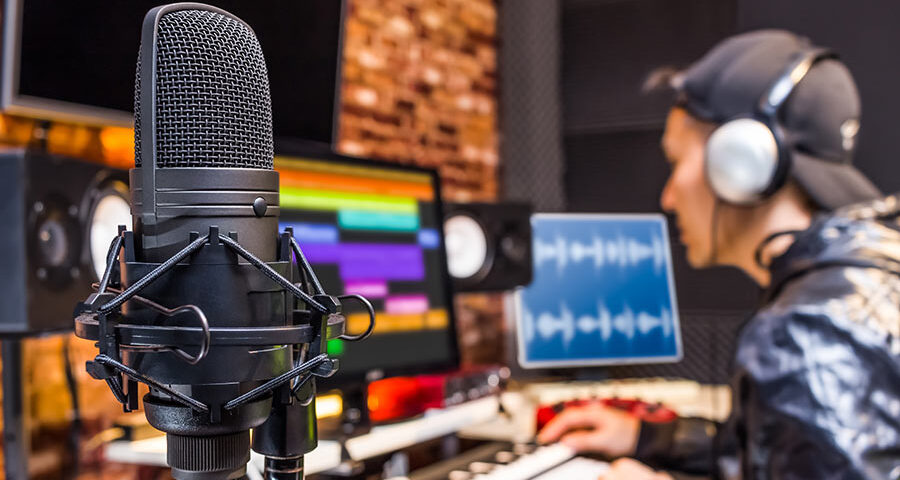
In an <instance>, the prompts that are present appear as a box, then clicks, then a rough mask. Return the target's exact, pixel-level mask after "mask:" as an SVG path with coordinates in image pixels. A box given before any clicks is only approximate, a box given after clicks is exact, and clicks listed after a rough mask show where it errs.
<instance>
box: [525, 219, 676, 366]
mask: <svg viewBox="0 0 900 480" xmlns="http://www.w3.org/2000/svg"><path fill="white" fill-rule="evenodd" d="M532 228H533V239H534V272H535V274H534V281H533V282H532V284H531V285H529V286H528V287H526V288H523V289H521V290H520V291H519V292H518V293H517V298H516V304H517V315H516V320H517V326H518V332H519V335H518V343H519V362H520V363H521V364H522V365H523V366H525V367H535V368H537V367H552V366H582V365H601V364H612V363H646V362H662V361H674V360H677V359H679V358H680V355H681V338H680V332H679V330H678V313H677V312H678V310H677V304H676V299H675V293H674V285H673V283H672V261H671V255H670V252H669V245H668V236H667V235H668V233H667V228H666V224H665V218H664V217H662V216H660V215H580V214H572V215H535V216H534V217H532Z"/></svg>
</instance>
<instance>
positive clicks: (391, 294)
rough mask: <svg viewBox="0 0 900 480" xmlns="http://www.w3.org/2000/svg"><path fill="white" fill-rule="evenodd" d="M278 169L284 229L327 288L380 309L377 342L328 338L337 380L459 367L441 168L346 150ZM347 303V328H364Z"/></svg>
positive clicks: (282, 161) (288, 160) (278, 163)
mask: <svg viewBox="0 0 900 480" xmlns="http://www.w3.org/2000/svg"><path fill="white" fill-rule="evenodd" d="M275 168H276V170H278V172H279V174H280V176H281V193H280V202H281V203H280V206H281V217H280V221H279V222H280V225H281V229H282V230H283V229H285V228H287V227H292V228H293V232H294V236H295V238H296V239H297V242H298V243H299V244H300V248H301V249H302V251H303V253H304V255H305V256H306V257H307V259H308V260H309V262H310V263H311V264H312V267H313V270H314V271H315V273H316V275H317V276H318V278H319V280H320V281H321V282H322V285H323V287H324V288H325V290H326V291H327V292H328V293H330V294H332V295H342V294H359V295H362V296H364V297H366V298H367V299H369V300H370V301H371V302H372V304H373V306H374V307H375V311H376V314H377V316H376V318H377V321H376V326H375V330H374V332H373V334H372V335H371V336H370V337H369V338H367V339H365V340H363V341H360V342H348V341H344V340H329V341H328V353H329V354H331V355H333V356H336V357H337V358H339V359H340V370H339V371H338V374H337V380H336V381H338V382H340V381H341V380H342V379H343V380H346V379H358V378H359V377H360V376H362V375H363V374H365V373H366V372H369V371H372V370H382V371H384V372H387V373H388V374H395V373H408V372H415V373H421V372H427V371H433V370H438V369H447V368H451V367H454V366H456V364H457V358H458V355H457V350H456V333H455V329H454V327H453V315H452V308H451V305H452V304H451V298H450V290H449V280H448V275H447V264H446V256H445V254H444V247H443V242H442V238H443V233H442V212H441V203H440V195H439V190H438V184H437V174H436V173H435V172H433V171H429V170H420V169H416V168H410V167H400V166H392V165H385V164H376V163H374V162H368V161H360V160H356V159H349V158H346V157H340V156H337V155H330V156H329V157H328V158H321V157H319V158H308V157H306V158H300V157H285V156H276V157H275ZM346 308H347V311H345V314H346V316H347V330H348V332H349V333H352V334H357V333H360V332H363V331H364V330H365V329H366V327H367V325H368V322H369V316H368V314H366V313H364V312H365V311H364V310H362V309H361V308H360V307H359V306H358V305H353V302H351V301H348V302H347V306H346ZM329 383H332V382H329Z"/></svg>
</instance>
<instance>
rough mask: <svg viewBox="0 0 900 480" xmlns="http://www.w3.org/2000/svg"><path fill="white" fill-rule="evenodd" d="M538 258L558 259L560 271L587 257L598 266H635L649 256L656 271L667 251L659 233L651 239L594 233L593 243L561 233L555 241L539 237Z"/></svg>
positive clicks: (542, 259) (537, 241)
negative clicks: (645, 240) (567, 236)
mask: <svg viewBox="0 0 900 480" xmlns="http://www.w3.org/2000/svg"><path fill="white" fill-rule="evenodd" d="M534 258H535V261H536V263H537V264H538V265H540V264H542V263H544V262H547V261H555V262H556V267H557V270H558V271H559V272H560V273H562V271H563V270H565V268H566V266H567V265H569V264H570V263H576V264H577V263H581V262H583V261H592V262H593V264H594V267H595V268H597V269H600V268H603V267H604V266H606V265H611V266H618V267H620V268H625V267H634V266H637V265H638V264H639V263H641V262H644V261H648V260H650V261H652V262H653V269H654V271H655V272H656V273H660V272H661V271H662V269H663V267H664V266H665V261H666V252H665V245H664V244H663V241H662V239H661V238H660V237H658V236H656V235H654V236H653V237H652V238H651V240H650V242H649V243H645V242H640V241H637V240H634V239H631V238H626V237H624V236H621V235H619V236H617V237H615V238H612V239H609V238H603V237H600V236H597V235H594V236H593V237H592V239H591V242H590V243H582V242H579V241H577V240H572V241H567V240H566V239H565V238H563V237H562V236H561V235H558V234H557V235H556V237H555V238H554V240H553V241H552V242H546V241H541V240H540V239H539V238H536V239H535V241H534Z"/></svg>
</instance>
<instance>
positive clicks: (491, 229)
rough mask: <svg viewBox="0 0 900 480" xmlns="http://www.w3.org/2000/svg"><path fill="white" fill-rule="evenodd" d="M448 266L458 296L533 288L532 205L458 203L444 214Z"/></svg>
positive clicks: (446, 207)
mask: <svg viewBox="0 0 900 480" xmlns="http://www.w3.org/2000/svg"><path fill="white" fill-rule="evenodd" d="M444 211H445V215H444V243H445V245H446V248H447V266H448V271H449V272H450V277H451V278H452V280H453V286H454V289H455V290H456V291H458V292H471V291H498V290H509V289H512V288H515V287H518V286H523V285H528V284H529V283H531V276H532V259H531V213H532V208H531V205H528V204H525V203H456V204H447V205H445V208H444Z"/></svg>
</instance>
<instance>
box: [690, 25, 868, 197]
mask: <svg viewBox="0 0 900 480" xmlns="http://www.w3.org/2000/svg"><path fill="white" fill-rule="evenodd" d="M813 48H818V47H815V46H814V45H812V44H811V43H810V42H809V40H807V39H806V38H803V37H799V36H797V35H795V34H793V33H790V32H787V31H783V30H759V31H754V32H749V33H744V34H740V35H735V36H733V37H730V38H727V39H725V40H724V41H722V42H720V43H719V44H718V45H716V46H715V47H714V48H713V49H712V50H710V51H709V52H708V53H707V54H706V55H705V56H703V58H701V59H700V60H698V61H697V62H695V63H694V64H693V65H691V66H690V67H689V68H688V69H686V70H684V71H682V72H681V73H679V74H678V75H676V76H675V77H674V79H673V86H674V87H675V88H676V89H677V90H678V92H679V95H680V102H681V103H680V104H681V105H682V106H684V108H685V109H687V110H688V112H690V113H691V114H692V115H693V116H695V117H697V118H699V119H701V120H705V121H708V122H713V123H724V122H726V121H728V120H729V119H732V118H736V117H741V116H743V117H746V116H750V115H754V114H755V113H756V112H757V106H758V105H759V100H760V97H762V95H763V94H764V93H766V92H767V90H768V89H769V88H770V87H771V85H772V84H773V82H774V81H775V80H776V79H777V78H779V76H780V75H782V74H783V73H784V71H785V69H786V68H787V67H788V66H789V65H790V64H791V62H793V61H795V60H797V59H798V58H799V57H800V56H802V55H804V54H805V53H807V52H809V51H810V50H812V49H813ZM859 116H860V100H859V92H858V91H857V89H856V83H855V82H854V81H853V77H852V76H851V74H850V72H849V70H847V67H846V66H844V64H843V63H841V62H840V61H838V60H836V59H831V58H829V59H824V60H820V61H818V62H817V63H816V64H815V65H814V66H813V67H812V69H810V71H809V73H807V75H806V77H804V78H803V80H802V81H801V82H800V83H799V84H798V85H797V87H796V89H795V90H794V91H793V93H792V94H791V96H790V97H789V98H788V99H787V101H786V102H785V104H784V105H782V107H781V109H780V110H779V115H778V119H779V125H780V126H781V127H782V133H783V138H784V140H785V141H786V142H787V143H788V145H789V146H790V147H791V151H792V160H793V164H792V168H791V176H792V177H793V178H794V179H795V180H796V181H797V183H798V184H800V186H801V187H802V188H803V189H804V190H805V191H806V193H807V194H808V195H809V196H810V197H811V198H812V200H813V201H814V202H815V203H817V204H818V205H819V206H820V207H821V208H824V209H826V210H833V209H835V208H838V207H842V206H845V205H849V204H852V203H858V202H863V201H869V200H874V199H876V198H880V197H881V196H882V194H881V192H880V191H879V190H878V188H876V187H875V186H874V185H873V184H872V182H870V181H869V180H868V179H867V178H866V177H865V176H864V175H863V174H862V173H861V172H860V171H859V170H857V169H856V168H855V167H853V165H852V159H853V153H854V150H855V148H856V136H857V133H858V131H859V125H860V123H859Z"/></svg>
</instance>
